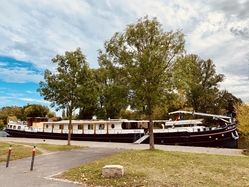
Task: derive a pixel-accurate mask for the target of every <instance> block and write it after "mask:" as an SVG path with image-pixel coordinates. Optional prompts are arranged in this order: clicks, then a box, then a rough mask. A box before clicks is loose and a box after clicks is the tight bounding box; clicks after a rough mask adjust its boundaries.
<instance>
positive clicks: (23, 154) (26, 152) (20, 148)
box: [0, 142, 83, 162]
mask: <svg viewBox="0 0 249 187" xmlns="http://www.w3.org/2000/svg"><path fill="white" fill-rule="evenodd" d="M10 145H12V149H11V156H10V161H12V160H17V159H22V158H27V157H31V156H32V151H33V148H34V146H36V152H35V154H36V155H40V154H42V153H44V152H53V151H68V150H72V149H78V148H83V147H81V146H68V145H51V144H45V143H44V144H43V143H42V144H35V145H34V144H32V143H30V144H28V143H14V142H11V143H6V142H0V162H6V160H7V156H8V151H9V147H10Z"/></svg>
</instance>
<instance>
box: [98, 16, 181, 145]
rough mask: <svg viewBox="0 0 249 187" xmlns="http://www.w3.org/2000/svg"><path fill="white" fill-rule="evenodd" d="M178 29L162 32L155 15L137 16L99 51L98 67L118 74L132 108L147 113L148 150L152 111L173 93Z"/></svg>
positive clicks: (151, 143)
mask: <svg viewBox="0 0 249 187" xmlns="http://www.w3.org/2000/svg"><path fill="white" fill-rule="evenodd" d="M184 44H185V40H184V34H183V33H181V31H179V30H178V31H176V32H173V31H170V32H164V31H163V29H162V25H161V24H160V23H159V22H158V21H157V19H156V18H153V19H152V20H150V19H149V18H148V16H145V17H144V18H141V19H139V20H138V21H137V23H136V24H129V25H128V26H127V27H126V29H125V31H124V32H117V33H115V34H114V36H113V37H112V38H111V39H110V40H108V41H106V42H105V43H104V48H105V52H103V51H101V50H100V51H99V55H100V56H99V64H100V66H101V67H103V68H105V69H108V70H109V71H111V72H114V73H115V74H116V75H118V76H119V80H120V81H119V84H121V85H123V86H125V87H126V89H127V90H128V93H129V94H128V101H129V104H130V106H131V107H132V108H133V109H138V110H142V109H145V110H146V113H147V114H148V116H149V120H150V125H149V135H150V149H154V134H153V124H152V114H153V111H154V110H155V109H156V107H157V106H162V107H163V105H164V104H165V103H166V101H167V99H166V98H167V96H168V95H169V94H172V92H173V81H172V68H173V67H174V64H175V62H176V61H177V59H178V58H180V57H182V54H183V53H184V52H185V51H184Z"/></svg>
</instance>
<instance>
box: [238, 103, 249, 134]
mask: <svg viewBox="0 0 249 187" xmlns="http://www.w3.org/2000/svg"><path fill="white" fill-rule="evenodd" d="M234 107H235V112H236V119H237V120H238V124H237V128H238V130H239V132H240V134H241V135H242V136H244V137H246V138H248V137H249V115H248V113H249V106H248V105H247V104H245V103H236V104H235V105H234Z"/></svg>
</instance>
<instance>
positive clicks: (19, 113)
mask: <svg viewBox="0 0 249 187" xmlns="http://www.w3.org/2000/svg"><path fill="white" fill-rule="evenodd" d="M10 116H15V117H16V118H17V119H18V120H24V119H25V117H24V114H23V108H22V107H18V106H6V107H2V108H1V109H0V119H1V120H2V121H3V123H4V124H7V123H8V118H9V117H10Z"/></svg>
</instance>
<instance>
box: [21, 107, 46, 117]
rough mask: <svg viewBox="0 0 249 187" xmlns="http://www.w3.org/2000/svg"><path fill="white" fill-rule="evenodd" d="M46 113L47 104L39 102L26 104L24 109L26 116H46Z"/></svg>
mask: <svg viewBox="0 0 249 187" xmlns="http://www.w3.org/2000/svg"><path fill="white" fill-rule="evenodd" d="M48 113H49V108H48V107H47V106H42V105H41V104H31V105H27V106H26V107H25V109H24V114H25V116H26V117H46V115H47V114H48Z"/></svg>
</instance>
